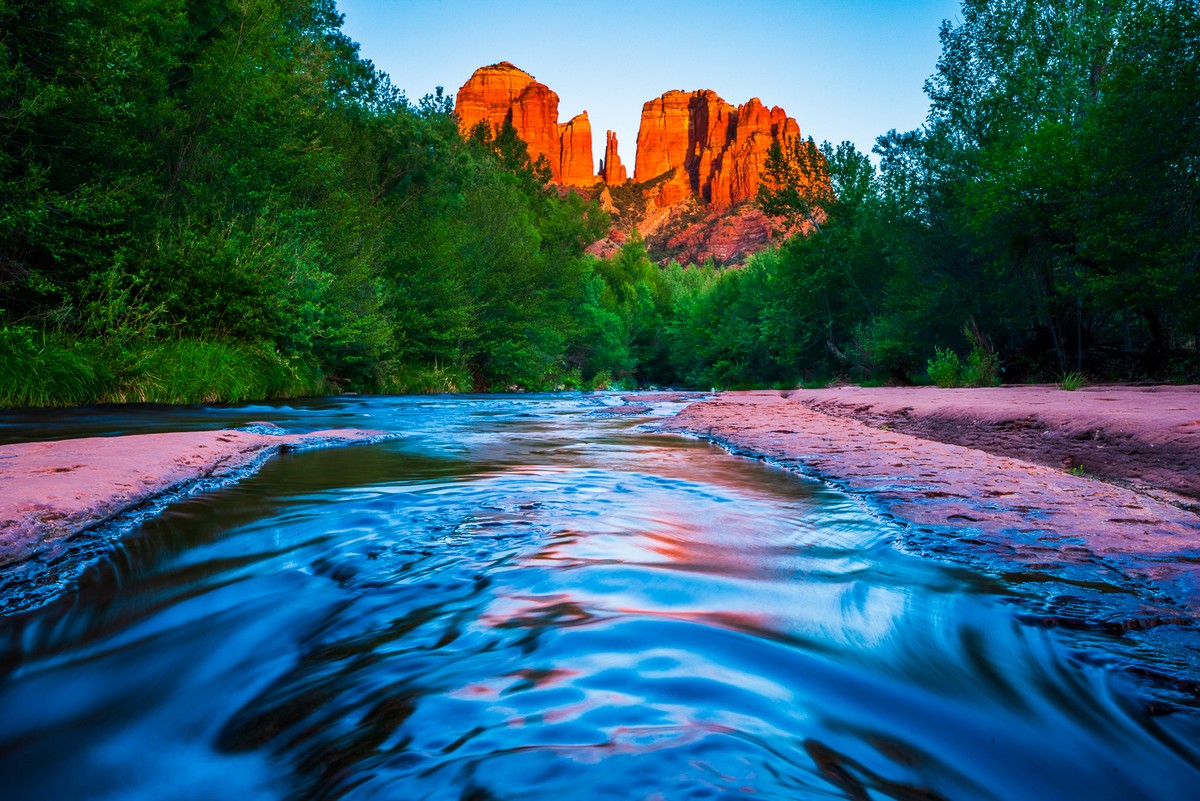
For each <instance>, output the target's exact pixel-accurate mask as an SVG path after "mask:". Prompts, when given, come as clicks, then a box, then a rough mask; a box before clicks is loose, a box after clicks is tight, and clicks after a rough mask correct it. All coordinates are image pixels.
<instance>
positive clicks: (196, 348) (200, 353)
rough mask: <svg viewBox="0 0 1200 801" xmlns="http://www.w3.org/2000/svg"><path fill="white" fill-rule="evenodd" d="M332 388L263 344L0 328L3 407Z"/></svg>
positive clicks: (229, 397)
mask: <svg viewBox="0 0 1200 801" xmlns="http://www.w3.org/2000/svg"><path fill="white" fill-rule="evenodd" d="M334 389H335V387H333V386H331V384H330V383H329V382H328V381H327V380H326V378H325V376H324V375H323V374H322V372H321V371H320V370H319V369H316V368H314V367H313V366H310V365H304V364H296V363H291V362H289V361H288V360H286V359H284V358H283V357H281V356H280V355H279V354H278V353H276V352H275V351H274V350H273V349H272V348H270V347H268V346H256V345H248V344H243V343H230V342H211V341H205V340H197V339H178V340H171V341H167V342H150V343H125V344H119V345H118V344H114V343H106V342H103V341H99V340H87V339H76V338H69V337H65V336H61V335H55V334H47V333H41V332H37V331H34V330H33V329H29V328H22V327H16V328H6V329H3V330H0V407H30V406H34V407H61V406H81V405H86V404H92V403H232V402H237V401H246V400H256V399H263V398H275V397H298V396H305V395H325V394H329V393H330V392H331V391H334Z"/></svg>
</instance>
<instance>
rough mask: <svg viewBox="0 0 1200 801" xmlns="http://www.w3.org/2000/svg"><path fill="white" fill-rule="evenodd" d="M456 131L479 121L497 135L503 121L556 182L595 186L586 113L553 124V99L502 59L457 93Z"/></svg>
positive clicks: (481, 70) (465, 130)
mask: <svg viewBox="0 0 1200 801" xmlns="http://www.w3.org/2000/svg"><path fill="white" fill-rule="evenodd" d="M455 112H456V113H457V115H458V125H459V130H461V131H462V132H463V134H464V135H467V134H469V133H470V132H471V130H473V129H474V128H475V126H476V125H478V124H479V123H480V122H487V123H488V125H490V126H491V128H492V131H493V132H496V131H499V130H500V128H501V126H503V125H504V123H505V121H506V120H507V121H509V122H511V123H512V126H513V129H514V130H515V131H516V133H517V136H519V137H521V139H522V140H523V141H524V142H525V144H526V145H528V147H529V157H530V158H531V159H533V160H534V161H536V160H537V159H538V157H540V156H544V157H545V159H546V161H547V163H548V164H549V165H550V175H551V178H552V180H553V181H554V182H555V183H558V184H562V185H564V186H590V185H592V184H594V183H596V180H597V179H596V176H595V175H594V174H593V165H594V164H595V162H594V161H593V160H592V125H591V123H590V122H589V121H588V117H587V112H586V111H585V112H583V113H582V114H579V115H577V116H575V117H572V118H571V119H570V120H569V121H567V122H565V123H561V124H560V123H559V121H558V95H557V94H555V93H554V92H553V91H552V90H551V89H550V87H548V86H546V85H545V84H543V83H538V82H537V81H536V80H534V78H533V76H532V75H530V74H529V73H527V72H525V71H524V70H521V69H519V68H517V67H516V66H514V65H512V64H510V63H508V62H507V61H502V62H500V63H499V64H493V65H491V66H490V67H480V68H479V69H477V70H475V72H474V73H473V74H472V75H471V77H470V78H469V79H468V80H467V82H466V83H465V84H463V86H462V88H461V89H459V90H458V96H457V97H456V99H455Z"/></svg>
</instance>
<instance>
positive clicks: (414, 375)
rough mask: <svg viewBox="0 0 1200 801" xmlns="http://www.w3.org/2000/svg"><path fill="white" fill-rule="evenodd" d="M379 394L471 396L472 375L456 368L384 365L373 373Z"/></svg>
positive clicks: (447, 366)
mask: <svg viewBox="0 0 1200 801" xmlns="http://www.w3.org/2000/svg"><path fill="white" fill-rule="evenodd" d="M376 375H377V383H378V385H379V391H380V392H385V393H390V394H394V395H440V394H457V393H459V392H470V391H471V388H472V383H473V382H472V381H471V375H470V373H468V372H467V370H466V369H465V368H463V367H461V366H457V365H443V364H440V363H437V362H435V363H434V364H433V365H431V366H430V365H410V364H398V363H396V362H384V363H383V364H381V365H379V368H378V369H377V370H376Z"/></svg>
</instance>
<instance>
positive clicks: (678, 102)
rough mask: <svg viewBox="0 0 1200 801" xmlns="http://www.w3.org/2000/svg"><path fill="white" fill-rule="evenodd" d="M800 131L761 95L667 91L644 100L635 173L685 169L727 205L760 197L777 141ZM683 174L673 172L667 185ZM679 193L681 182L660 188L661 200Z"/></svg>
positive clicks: (639, 177) (647, 175)
mask: <svg viewBox="0 0 1200 801" xmlns="http://www.w3.org/2000/svg"><path fill="white" fill-rule="evenodd" d="M799 136H800V126H799V125H797V124H796V121H795V120H794V119H792V118H791V117H789V116H787V113H786V112H784V110H783V109H781V108H779V107H778V106H776V107H775V108H771V109H768V108H767V107H766V106H764V105H763V104H762V101H760V100H759V99H758V98H753V99H751V100H750V101H749V102H748V103H745V104H744V105H741V106H736V107H735V106H733V105H731V104H729V103H726V102H725V101H724V100H722V99H721V98H720V97H719V96H718V95H717V94H716V93H715V92H713V91H711V90H708V89H704V90H700V91H696V92H679V91H671V92H667V93H666V94H664V95H662V96H661V97H657V98H655V99H653V100H650V101H647V102H646V103H645V105H643V106H642V120H641V124H640V126H639V128H638V144H637V159H636V162H635V164H634V170H633V179H634V181H636V182H638V183H645V182H649V181H653V180H654V179H655V178H658V177H659V176H661V175H663V174H665V173H668V172H671V171H672V170H675V171H679V172H682V173H683V174H684V175H686V178H687V181H688V185H689V187H690V193H691V194H692V195H695V196H696V197H698V198H700V199H701V200H703V201H705V202H707V203H709V204H711V205H712V206H713V207H716V208H727V207H729V206H733V205H737V204H738V203H742V202H744V201H746V200H750V199H751V198H753V197H754V195H755V193H756V192H757V191H758V186H759V184H760V183H761V182H762V179H761V176H762V171H763V167H764V165H765V163H766V159H767V152H768V151H769V150H770V148H771V144H772V142H779V143H780V144H781V145H785V146H786V145H787V144H788V143H789V142H790V141H792V140H793V139H795V138H798V137H799ZM680 180H681V179H680V178H679V177H678V176H673V177H672V178H671V179H670V180H669V181H668V182H667V183H666V184H664V185H663V186H667V185H668V184H672V183H674V184H678V183H679V181H680ZM678 195H679V192H678V188H677V187H672V188H669V189H660V190H659V192H658V196H657V198H656V200H657V202H658V203H659V204H660V205H666V204H668V202H667V198H668V197H670V198H678ZM675 202H678V200H676V201H675Z"/></svg>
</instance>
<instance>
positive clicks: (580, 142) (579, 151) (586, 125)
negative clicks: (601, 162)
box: [551, 111, 596, 186]
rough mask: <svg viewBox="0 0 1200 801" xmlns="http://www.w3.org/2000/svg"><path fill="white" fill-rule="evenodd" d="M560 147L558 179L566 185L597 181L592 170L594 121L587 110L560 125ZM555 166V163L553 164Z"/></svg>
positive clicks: (593, 165)
mask: <svg viewBox="0 0 1200 801" xmlns="http://www.w3.org/2000/svg"><path fill="white" fill-rule="evenodd" d="M558 149H559V154H560V156H559V160H560V162H561V164H562V171H561V172H560V173H559V174H558V176H557V178H556V180H557V181H558V182H559V183H560V184H563V185H565V186H591V185H592V184H594V183H596V176H595V174H594V173H593V172H592V170H593V169H595V164H596V162H594V161H592V123H591V122H589V121H588V115H587V112H586V111H585V112H583V113H581V114H577V115H576V116H574V117H572V118H571V119H570V121H569V122H566V123H564V124H563V125H560V126H558ZM551 166H553V165H551Z"/></svg>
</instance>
